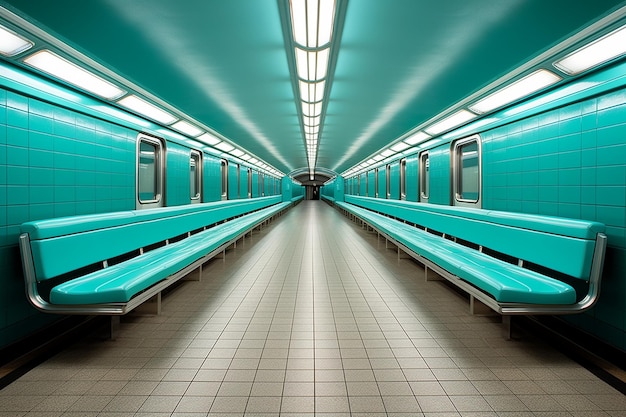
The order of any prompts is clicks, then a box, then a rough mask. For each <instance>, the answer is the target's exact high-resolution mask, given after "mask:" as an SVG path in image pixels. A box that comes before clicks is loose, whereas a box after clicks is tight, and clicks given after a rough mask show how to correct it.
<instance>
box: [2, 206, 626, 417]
mask: <svg viewBox="0 0 626 417" xmlns="http://www.w3.org/2000/svg"><path fill="white" fill-rule="evenodd" d="M314 204H315V203H309V206H305V205H304V204H303V205H302V209H301V212H299V213H297V212H296V210H293V211H292V213H290V215H292V214H293V213H297V214H298V216H292V217H291V218H290V219H291V220H290V221H285V222H282V221H281V222H278V223H277V224H275V226H272V228H270V233H269V234H266V235H264V234H259V235H255V236H253V238H252V239H251V240H250V241H248V242H246V245H247V246H244V247H240V246H238V248H237V250H236V251H233V252H228V253H227V259H226V261H225V262H222V261H219V260H218V261H215V262H212V263H211V264H209V265H208V266H207V272H208V275H209V276H211V279H210V280H204V281H203V282H202V283H200V284H199V285H194V284H195V283H185V284H184V285H183V286H181V287H180V289H178V290H177V291H176V292H174V293H173V294H170V295H169V296H168V297H166V298H165V300H166V305H165V306H164V309H165V310H166V313H165V314H164V315H163V316H159V317H132V320H130V321H127V322H125V323H124V330H125V333H126V337H124V338H120V339H119V340H117V341H116V342H114V344H115V345H114V346H112V344H111V343H102V342H96V343H86V344H84V345H83V346H80V345H79V346H78V347H76V349H70V350H68V351H66V352H64V353H63V354H61V355H59V356H58V357H57V358H55V359H53V360H52V361H49V362H48V363H46V364H44V365H43V366H42V367H40V368H38V369H37V370H34V372H33V373H32V374H31V375H30V377H29V376H26V377H25V378H23V380H20V381H18V383H17V384H14V385H12V386H10V387H11V389H5V390H3V391H0V410H9V409H10V410H14V411H10V412H9V411H7V412H8V413H10V414H7V415H26V414H28V415H63V414H65V415H98V414H99V415H103V416H104V415H131V414H132V413H134V412H136V415H142V416H147V415H207V413H208V412H209V411H210V415H220V414H222V413H227V414H228V415H243V413H244V412H245V413H246V414H248V415H255V414H256V413H264V414H262V415H266V416H268V415H278V413H279V412H280V413H281V415H290V414H291V415H306V414H307V412H312V411H315V414H316V415H317V414H319V415H325V414H326V413H324V412H325V411H328V413H327V414H326V415H350V414H351V415H359V414H360V411H361V410H365V411H368V412H373V411H376V410H378V411H379V412H377V413H371V414H369V415H395V411H398V412H399V413H400V414H403V415H418V413H417V410H418V409H417V408H413V407H414V406H415V403H414V401H417V403H418V405H419V406H420V407H421V409H422V411H424V412H425V414H426V415H431V413H435V414H432V415H440V416H443V415H457V416H458V415H513V414H510V413H515V414H514V415H592V414H591V413H594V415H622V413H623V410H624V409H626V407H624V404H623V403H622V400H623V396H621V395H620V396H617V395H615V392H613V391H611V390H610V389H607V387H606V385H605V384H603V383H602V382H601V381H597V380H595V379H594V378H593V377H592V376H590V375H589V374H588V372H586V371H585V370H584V369H582V368H580V367H577V366H576V365H575V364H571V363H570V362H569V361H567V360H566V359H564V358H563V357H562V356H560V355H559V354H558V352H553V351H552V350H551V349H549V348H547V347H544V346H542V345H541V344H537V343H535V342H534V341H529V342H526V343H524V342H522V343H519V345H518V344H514V345H512V346H511V344H507V343H504V342H503V341H502V340H501V339H499V337H498V336H499V333H498V332H497V331H496V332H495V336H494V332H493V328H494V327H497V324H496V323H494V322H493V320H489V319H484V318H475V317H471V316H468V315H467V310H466V309H462V308H461V307H460V306H461V305H462V303H461V302H460V301H462V300H459V299H458V297H456V296H455V295H452V296H450V291H449V288H445V287H442V286H440V285H432V284H437V283H426V284H424V283H423V282H422V281H420V280H419V279H418V280H416V279H415V273H416V271H418V274H419V267H416V266H415V265H414V264H412V262H411V261H406V260H401V261H399V262H398V261H397V260H396V256H395V254H394V253H392V252H391V251H390V250H389V251H385V250H380V245H379V244H378V245H376V239H375V237H374V238H372V234H371V233H370V234H369V235H368V234H365V233H362V232H363V231H359V230H358V229H357V228H356V227H354V225H351V224H347V223H345V221H344V220H343V218H341V217H337V216H336V212H334V211H332V210H330V209H327V208H326V206H324V205H322V206H319V205H314ZM298 209H300V208H298ZM286 217H287V216H286ZM303 219H308V222H309V223H310V224H309V225H308V228H307V231H306V233H293V231H294V230H298V231H302V230H303V227H302V224H305V223H306V221H304V220H303ZM341 225H343V226H341ZM283 226H285V228H283ZM329 226H330V227H329ZM342 227H343V228H342ZM325 229H327V230H326V231H324V230H325ZM274 232H276V233H274ZM278 232H281V233H278ZM272 233H273V236H274V239H268V238H267V237H269V236H272ZM303 235H305V236H306V239H305V240H302V239H300V240H299V239H298V238H297V237H298V236H300V237H301V236H303ZM329 236H330V237H329ZM340 237H341V239H340ZM362 238H364V240H361V239H362ZM255 239H256V241H255ZM342 239H344V240H342ZM333 240H335V241H338V242H339V243H335V244H334V245H335V246H333V244H332V241H333ZM285 241H288V242H289V244H288V245H284V243H285ZM252 242H254V249H253V250H252V251H251V252H250V251H248V249H250V247H251V246H252V245H250V243H252ZM281 245H282V246H281ZM383 247H384V244H383ZM346 248H351V249H350V251H347V253H348V254H346ZM353 248H357V249H358V250H355V249H353ZM351 251H352V252H351ZM187 284H192V285H187ZM446 294H447V295H446ZM192 300H195V301H192ZM433 336H437V338H434V337H433ZM516 343H517V341H516ZM530 348H532V349H534V351H531V353H526V350H527V349H530ZM416 351H417V353H418V354H419V356H417V354H416ZM532 352H536V353H532ZM537 356H539V357H540V358H539V359H541V358H544V356H545V357H546V360H543V361H542V360H538V357H537ZM398 369H399V370H400V372H398ZM459 370H460V371H461V373H459ZM461 375H462V377H461ZM403 378H404V380H403ZM372 382H373V384H372ZM407 384H408V385H409V388H410V389H411V394H412V395H413V398H411V395H404V394H409V392H408V391H407V390H406V386H407ZM573 387H576V389H577V390H579V391H584V392H586V393H587V394H585V395H583V397H584V399H580V398H578V397H580V394H578V393H577V395H574V394H572V393H573V392H576V390H574V389H573ZM18 391H19V392H22V393H24V394H25V395H21V396H20V395H13V394H16V393H17V392H18ZM477 392H478V393H479V394H480V395H477V394H476V393H477ZM550 392H551V393H552V394H549V395H551V398H548V397H547V395H548V394H547V393H550ZM509 393H512V394H509ZM33 394H37V395H33ZM53 394H56V395H53ZM359 394H365V395H359ZM43 397H45V399H44V400H41V401H40V399H41V398H43ZM474 397H475V399H476V400H474ZM478 399H480V400H482V401H478ZM548 399H551V400H552V401H551V402H550V401H548ZM516 400H520V401H522V403H523V405H524V406H526V407H527V408H526V410H525V411H522V405H521V404H520V402H519V401H516ZM594 401H595V402H594ZM596 402H600V403H602V404H603V407H604V409H605V410H606V412H604V411H599V410H598V409H594V408H592V406H595V405H596ZM381 403H382V404H381ZM564 403H565V404H567V405H564ZM590 403H591V404H590ZM29 404H30V405H29ZM450 404H452V406H454V409H453V408H451V406H450ZM487 405H488V406H489V407H490V408H489V410H495V411H488V410H487V408H486V407H487ZM7 407H9V408H7ZM28 407H30V408H28ZM409 409H410V410H412V411H409V412H406V410H409ZM445 409H449V410H450V411H445V412H443V411H442V412H443V414H438V413H436V411H441V410H445ZM535 409H537V410H539V411H534V412H533V411H529V410H535ZM23 410H32V412H28V411H23ZM331 410H335V411H331ZM348 410H349V411H348ZM429 410H436V411H429ZM473 410H481V411H473ZM510 410H517V411H510ZM545 410H548V411H545ZM39 411H46V413H44V414H40V413H39ZM48 412H49V413H48ZM231 412H232V413H231ZM183 413H184V414H183ZM187 413H191V414H187ZM551 413H556V414H551ZM225 415H226V414H225ZM311 415H312V414H311Z"/></svg>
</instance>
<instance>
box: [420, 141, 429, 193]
mask: <svg viewBox="0 0 626 417" xmlns="http://www.w3.org/2000/svg"><path fill="white" fill-rule="evenodd" d="M424 159H426V162H424ZM418 176H419V182H418V193H419V201H420V202H421V203H428V199H429V198H430V152H429V151H422V152H420V153H419V155H418Z"/></svg>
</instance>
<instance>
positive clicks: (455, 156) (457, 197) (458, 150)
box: [450, 135, 483, 208]
mask: <svg viewBox="0 0 626 417" xmlns="http://www.w3.org/2000/svg"><path fill="white" fill-rule="evenodd" d="M473 143H475V144H476V152H477V159H478V162H477V173H478V179H477V182H478V183H477V193H478V196H477V197H476V199H473V198H463V197H462V192H463V189H462V188H463V180H462V179H463V155H462V149H463V148H464V147H465V146H467V145H470V144H473ZM450 154H451V156H452V161H451V162H452V163H451V165H452V196H453V203H454V205H455V206H466V207H478V208H480V207H482V194H483V193H482V146H481V141H480V136H479V135H472V136H469V137H467V138H463V139H459V140H457V141H454V142H453V143H452V150H451V153H450Z"/></svg>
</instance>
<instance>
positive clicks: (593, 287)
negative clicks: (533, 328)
mask: <svg viewBox="0 0 626 417" xmlns="http://www.w3.org/2000/svg"><path fill="white" fill-rule="evenodd" d="M345 204H349V203H345ZM333 205H334V206H335V207H337V208H338V209H339V210H340V211H341V212H343V213H344V214H345V215H347V216H348V217H349V218H350V219H352V220H354V221H358V222H359V223H361V225H362V226H364V227H367V228H368V230H369V229H370V228H371V229H372V230H373V231H375V232H376V233H377V235H378V236H379V237H380V236H383V237H384V238H385V239H386V241H388V242H391V243H392V244H393V245H394V246H396V248H397V250H398V257H399V258H400V257H401V252H404V253H406V254H407V255H409V256H410V257H411V258H413V259H415V260H417V261H418V262H420V263H421V264H423V265H424V268H425V279H426V280H427V281H430V280H440V279H441V278H439V277H442V278H445V279H446V280H447V281H449V282H451V283H452V284H454V285H455V286H457V287H458V288H460V289H462V290H463V291H465V292H466V293H467V294H469V296H470V313H471V314H485V313H486V312H487V311H489V310H488V309H490V310H493V311H494V312H496V313H498V314H500V315H502V321H503V323H504V325H505V335H506V337H507V338H510V337H511V316H514V315H567V314H577V313H581V312H583V311H585V310H588V309H590V308H591V307H593V305H594V304H595V303H596V302H597V301H598V298H599V296H600V287H601V285H600V284H601V279H602V269H603V264H604V256H605V252H606V246H607V237H606V235H605V234H604V233H597V234H596V240H595V247H594V253H593V258H592V264H591V271H590V275H589V280H588V281H587V284H588V290H587V294H586V295H585V296H584V297H582V298H581V299H580V300H579V301H578V302H576V303H574V304H565V305H553V304H551V305H547V304H546V305H543V304H523V303H503V302H498V301H496V300H495V299H494V298H493V297H492V296H490V295H489V294H488V293H487V292H485V291H482V290H481V289H480V288H478V287H476V286H474V285H472V284H470V283H468V282H466V281H464V280H463V279H461V278H459V277H457V276H456V275H454V274H452V273H450V272H448V271H447V270H446V269H444V268H442V267H440V266H439V265H437V264H436V263H434V262H432V261H431V260H429V259H427V258H425V257H423V256H421V255H419V254H417V253H415V252H414V251H412V250H411V249H409V248H407V247H406V246H405V245H403V244H402V243H401V242H399V241H398V240H397V239H396V238H395V237H394V236H390V235H389V234H387V233H385V232H383V231H381V230H380V228H379V227H377V225H376V223H375V222H372V221H368V220H367V219H364V218H362V217H360V216H359V215H358V214H356V213H354V212H352V211H350V210H348V209H346V208H344V207H343V205H338V204H333ZM356 208H358V209H361V210H367V209H364V208H361V207H356ZM372 213H373V212H372ZM378 214H381V213H378ZM382 215H384V214H382ZM387 217H388V216H387ZM388 218H389V219H390V220H393V221H400V220H397V219H392V218H391V217H388ZM442 239H444V238H443V237H442ZM520 264H521V261H520ZM429 270H432V271H434V272H435V273H436V274H437V277H429V273H428V272H429ZM486 308H487V309H486Z"/></svg>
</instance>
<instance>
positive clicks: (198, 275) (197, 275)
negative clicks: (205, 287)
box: [183, 265, 202, 281]
mask: <svg viewBox="0 0 626 417" xmlns="http://www.w3.org/2000/svg"><path fill="white" fill-rule="evenodd" d="M183 280H185V281H202V265H200V266H199V267H197V268H196V269H194V270H193V271H191V272H190V273H188V274H187V275H185V278H183Z"/></svg>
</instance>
